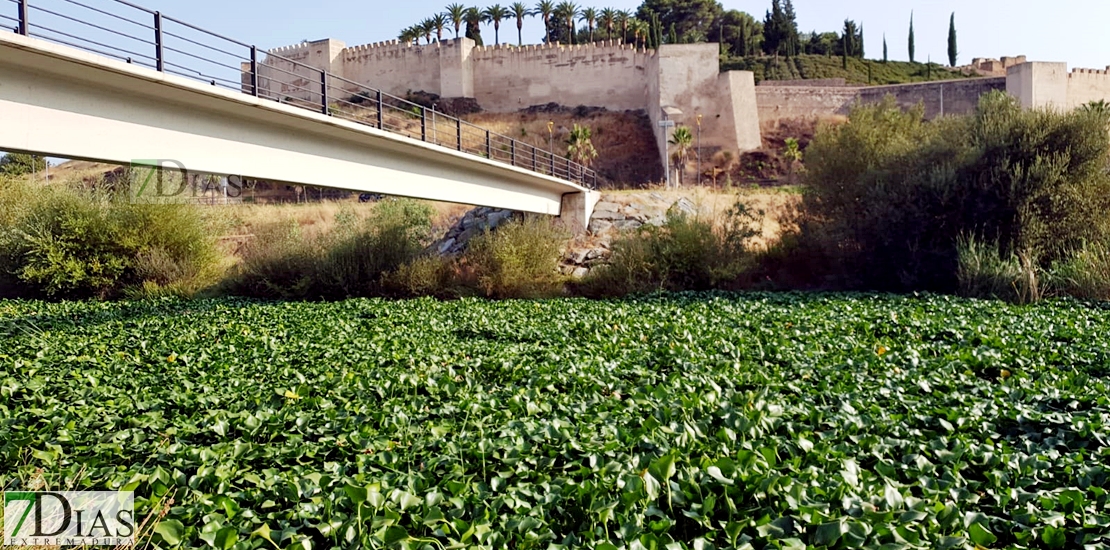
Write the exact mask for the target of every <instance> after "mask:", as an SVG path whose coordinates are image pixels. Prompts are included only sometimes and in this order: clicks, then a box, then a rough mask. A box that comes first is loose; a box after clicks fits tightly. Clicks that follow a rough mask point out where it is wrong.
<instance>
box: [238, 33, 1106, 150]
mask: <svg viewBox="0 0 1110 550" xmlns="http://www.w3.org/2000/svg"><path fill="white" fill-rule="evenodd" d="M269 53H271V54H274V55H270V56H267V57H266V58H265V59H264V60H262V62H261V63H260V82H259V87H260V88H261V91H262V92H264V93H267V94H268V95H269V96H270V97H293V98H299V99H307V100H310V101H311V100H316V101H318V100H319V94H318V92H317V91H316V90H319V88H320V83H319V75H318V74H315V75H313V74H310V73H311V71H308V70H307V69H305V68H304V67H299V66H295V64H293V63H290V62H289V61H285V59H288V60H291V61H296V62H297V63H303V64H305V65H310V66H312V67H316V68H318V69H324V70H326V71H328V72H329V73H330V74H332V75H334V76H336V77H341V78H344V79H347V80H351V81H354V82H357V83H360V84H363V85H366V86H369V87H372V88H376V89H381V90H383V91H385V92H388V93H390V94H393V95H399V96H403V95H405V94H406V93H408V92H417V91H419V92H426V93H432V94H437V95H439V96H441V97H444V98H473V99H474V100H475V101H476V102H477V103H478V105H479V106H481V108H482V109H483V110H486V111H492V112H515V111H518V110H520V109H524V108H527V107H531V106H534V105H544V104H548V103H558V104H561V105H565V106H570V107H576V106H579V105H586V106H591V107H604V108H607V109H611V110H644V111H645V112H647V114H648V116H649V118H650V119H651V121H652V124H653V126H654V130H655V136H656V143H657V145H658V147H659V151H660V155H661V157H660V158H664V157H665V155H666V151H667V141H668V139H669V137H670V134H669V132H670V131H671V130H668V129H666V128H663V127H662V126H660V124H659V123H660V122H661V121H662V120H664V119H671V120H674V121H675V122H676V123H678V124H679V125H684V126H688V127H690V128H691V129H692V130H694V129H695V128H697V127H698V125H699V123H700V130H701V138H702V146H703V147H702V148H703V150H705V151H713V150H716V149H723V150H730V151H748V150H753V149H757V148H759V147H760V146H761V145H762V143H761V137H760V124H761V123H762V124H765V125H766V124H773V123H775V122H776V121H778V120H781V119H813V118H824V117H833V116H843V115H847V114H848V112H849V111H850V109H851V108H852V106H854V105H856V104H860V103H863V104H867V103H874V102H878V101H882V100H883V98H885V97H887V96H892V97H894V99H895V101H896V102H897V103H898V104H899V105H901V106H903V107H911V106H914V105H917V104H924V107H925V114H926V117H928V118H934V117H937V116H944V115H952V114H967V113H970V112H973V111H974V109H975V105H976V104H977V103H978V99H979V97H980V96H981V95H983V94H985V93H987V92H989V91H992V90H1004V91H1006V92H1008V93H1010V94H1012V95H1014V96H1015V97H1017V98H1019V100H1020V101H1021V102H1022V104H1023V105H1024V106H1026V107H1053V108H1058V109H1072V108H1075V107H1077V106H1079V105H1082V104H1085V103H1087V102H1090V101H1096V100H1103V99H1105V100H1110V67H1107V69H1106V70H1089V69H1077V70H1075V71H1072V72H1070V73H1069V72H1068V68H1067V65H1066V64H1064V63H1041V62H1028V61H1027V60H1026V59H1025V58H1024V56H1020V57H1008V58H1002V60H1000V61H995V60H983V59H976V60H975V62H974V63H973V66H971V67H970V68H969V70H974V71H975V73H976V74H980V75H987V76H983V77H981V78H970V79H962V80H948V81H938V82H927V83H918V84H905V85H896V86H867V87H863V86H851V85H845V83H844V82H843V81H842V80H839V79H826V80H819V81H790V82H762V83H761V84H760V85H759V86H756V85H755V82H754V78H753V74H752V73H750V72H747V71H729V72H724V73H722V72H720V70H719V63H718V46H717V45H716V44H673V45H664V46H662V47H661V48H660V49H659V50H645V49H643V48H636V47H634V46H630V45H627V44H622V43H620V42H617V41H603V42H597V43H594V44H587V45H577V46H567V45H560V44H545V45H533V46H524V47H517V46H508V45H501V46H484V47H483V46H476V45H475V44H474V42H473V41H471V40H469V39H466V38H461V39H455V40H445V41H442V42H437V43H433V44H429V45H421V46H416V45H412V44H408V43H401V42H398V41H396V40H394V41H388V42H379V43H375V44H366V45H361V46H352V47H347V46H346V45H345V44H344V43H343V42H340V41H338V40H331V39H326V40H318V41H315V42H305V43H302V44H297V45H293V46H287V47H283V48H277V49H274V50H270V52H269ZM279 56H280V57H279ZM282 58H284V59H282ZM245 68H246V69H248V70H249V67H245ZM290 73H292V74H290ZM1002 75H1005V76H1002ZM244 86H245V87H247V86H249V75H244ZM352 90H353V88H352ZM699 115H700V118H699Z"/></svg>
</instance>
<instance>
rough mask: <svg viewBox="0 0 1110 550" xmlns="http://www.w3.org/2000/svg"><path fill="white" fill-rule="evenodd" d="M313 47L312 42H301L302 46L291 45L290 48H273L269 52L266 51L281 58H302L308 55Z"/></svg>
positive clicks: (267, 51)
mask: <svg viewBox="0 0 1110 550" xmlns="http://www.w3.org/2000/svg"><path fill="white" fill-rule="evenodd" d="M311 47H312V43H311V42H301V43H300V44H293V45H290V46H280V47H277V48H271V49H269V50H266V53H269V54H273V55H280V56H281V57H290V58H292V57H297V56H302V57H303V56H306V55H308V53H309V51H310V48H311Z"/></svg>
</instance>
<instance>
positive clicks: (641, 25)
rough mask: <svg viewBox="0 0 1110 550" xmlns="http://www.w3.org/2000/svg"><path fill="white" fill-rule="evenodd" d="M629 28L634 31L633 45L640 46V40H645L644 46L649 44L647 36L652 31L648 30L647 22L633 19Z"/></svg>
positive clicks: (629, 23)
mask: <svg viewBox="0 0 1110 550" xmlns="http://www.w3.org/2000/svg"><path fill="white" fill-rule="evenodd" d="M628 28H629V29H631V30H632V38H633V40H632V45H633V46H640V45H641V42H640V39H641V38H643V39H644V45H646V42H647V35H648V32H649V31H650V29H649V28H648V24H647V21H644V20H641V19H632V20H631V21H629V22H628Z"/></svg>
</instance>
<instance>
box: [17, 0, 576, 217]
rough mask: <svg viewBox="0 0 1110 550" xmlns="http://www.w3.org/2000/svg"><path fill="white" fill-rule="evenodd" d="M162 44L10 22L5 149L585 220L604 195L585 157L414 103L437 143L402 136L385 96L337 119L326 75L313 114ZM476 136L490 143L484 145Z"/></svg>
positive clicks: (414, 117) (413, 118)
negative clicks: (125, 44) (180, 70)
mask: <svg viewBox="0 0 1110 550" xmlns="http://www.w3.org/2000/svg"><path fill="white" fill-rule="evenodd" d="M24 1H25V0H24ZM129 6H130V5H129ZM132 7H133V6H132ZM149 13H151V14H154V12H149ZM160 18H161V16H160V15H158V14H155V21H156V25H155V27H156V32H157V36H158V42H159V44H161V40H162V38H161V33H162V27H163V25H164V24H165V23H164V22H163V21H161V20H160ZM20 29H23V30H24V31H26V25H25V23H21V25H20V26H17V31H18V30H20ZM162 53H163V52H162V51H161V46H160V45H159V51H158V53H157V55H158V59H157V67H156V68H147V67H144V66H142V65H141V64H138V63H134V62H132V61H133V60H132V59H131V58H130V57H128V58H126V60H119V59H113V58H111V57H109V56H106V55H99V54H94V53H90V52H88V51H85V50H84V49H78V48H73V47H69V46H65V45H60V44H57V43H54V42H51V41H48V40H42V39H39V38H36V37H34V34H33V33H29V32H25V33H20V32H15V33H3V32H0V121H2V123H0V150H7V151H20V152H33V153H39V154H45V155H49V156H57V157H65V158H75V159H85V160H95V161H105V162H113V163H121V164H128V163H132V162H133V161H135V160H137V159H143V160H144V161H149V160H151V159H166V160H169V161H173V163H174V164H176V165H177V166H182V167H184V168H186V169H187V170H189V171H196V172H204V173H214V174H234V175H239V176H243V177H249V178H255V179H261V180H267V181H274V182H284V183H291V184H299V185H315V186H322V187H332V188H339V189H347V190H352V191H361V192H373V193H383V194H388V195H397V196H407V197H414V198H421V199H430V200H438V201H445V202H455V203H463V204H474V205H479V206H490V207H496V208H507V209H512V210H519V211H524V212H534V213H540V214H547V215H553V216H561V217H562V218H563V219H564V221H565V222H566V223H567V225H568V227H569V228H571V229H574V230H581V229H583V228H584V227H585V225H586V224H587V223H588V221H589V218H590V214H591V211H592V208H593V205H594V204H595V203H596V202H597V197H598V193H596V192H594V191H592V190H591V189H590V188H589V186H588V185H584V184H583V183H582V182H583V180H585V179H586V178H585V177H583V176H587V174H586V170H585V169H584V168H583V167H577V165H573V164H572V163H569V162H568V161H566V159H563V158H560V157H556V156H554V155H552V154H551V153H549V152H546V151H539V150H537V149H531V150H530V151H529V150H528V149H527V148H526V147H527V146H525V145H524V144H518V143H516V142H515V141H511V142H498V141H495V140H496V139H497V138H498V137H500V136H496V135H494V134H491V133H489V132H488V131H485V130H482V129H478V128H477V127H470V128H464V127H463V125H464V124H465V123H463V122H461V121H457V120H454V119H449V118H447V117H444V116H443V115H438V118H437V113H435V112H434V111H433V112H432V113H431V117H432V123H433V124H437V123H438V124H440V125H442V126H444V127H446V126H447V125H450V129H451V130H457V133H455V134H452V133H450V132H448V131H447V129H440V130H438V131H437V132H436V135H437V137H436V138H432V139H428V137H427V133H428V129H427V127H426V125H427V117H428V116H429V114H428V112H427V111H425V112H423V113H420V112H415V113H413V112H410V111H405V114H406V115H407V116H408V117H409V119H410V122H411V123H412V124H416V123H417V122H418V123H419V124H418V125H419V127H420V137H421V138H424V139H418V138H414V137H410V135H405V133H404V132H402V133H398V132H397V129H396V128H389V127H388V125H383V124H382V123H381V120H382V116H381V114H380V113H381V112H382V110H383V109H382V105H383V101H382V99H381V95H380V94H379V95H378V97H377V105H378V111H377V112H378V113H379V114H378V116H377V118H378V122H379V123H378V124H377V125H376V126H375V125H374V124H372V123H371V124H367V123H365V122H364V121H362V120H361V119H360V118H357V117H353V116H352V117H347V118H344V117H341V116H335V114H337V113H336V111H337V108H336V107H335V104H334V103H332V102H329V98H328V89H329V85H334V82H332V81H331V79H330V77H329V76H328V75H327V74H326V73H325V74H324V75H323V76H322V82H323V86H322V87H321V88H318V89H319V90H320V93H321V98H320V99H321V101H320V103H318V104H317V106H316V109H315V110H310V109H308V108H305V107H306V106H304V105H296V104H288V103H286V102H282V101H280V99H279V100H275V98H266V97H259V96H258V94H257V93H255V94H250V93H242V91H239V90H234V89H228V88H224V87H220V86H217V85H216V84H217V81H216V80H215V79H213V80H212V81H211V82H210V83H204V82H199V81H198V80H196V79H195V78H186V77H184V76H178V75H176V74H171V71H165V70H162V71H160V70H158V69H162V68H163V67H164V66H163V62H162V60H161V56H162ZM250 55H251V56H252V57H253V56H254V55H256V52H255V49H254V48H250ZM236 69H238V67H236ZM318 82H319V80H318ZM339 99H340V98H338V97H337V98H336V100H339ZM321 105H322V106H323V109H321V108H320V106H321ZM343 112H348V111H343ZM390 130H393V131H390ZM467 131H469V134H467ZM482 132H485V133H484V136H483V134H482ZM439 134H443V135H444V136H439ZM448 135H450V136H452V137H450V139H449V140H447V139H446V138H445V136H448ZM474 135H477V136H478V138H477V142H478V143H479V145H478V146H477V147H478V148H479V149H481V148H482V146H481V142H482V141H484V151H475V150H473V148H471V145H472V144H471V143H470V142H472V141H475V139H472V138H473V136H474ZM440 137H444V139H439V138H440ZM483 137H484V140H483V139H482V138H483ZM464 138H465V141H466V143H465V144H464ZM448 141H449V143H445V142H448ZM557 163H559V164H558V166H557ZM544 172H546V173H544ZM572 179H578V180H579V182H578V183H576V182H573V181H571V180H572Z"/></svg>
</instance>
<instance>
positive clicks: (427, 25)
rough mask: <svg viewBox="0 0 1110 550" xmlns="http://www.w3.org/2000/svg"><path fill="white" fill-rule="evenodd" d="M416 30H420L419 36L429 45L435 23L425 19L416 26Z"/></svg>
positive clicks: (434, 29)
mask: <svg viewBox="0 0 1110 550" xmlns="http://www.w3.org/2000/svg"><path fill="white" fill-rule="evenodd" d="M416 28H417V29H419V30H420V35H421V36H423V37H424V40H425V41H426V42H427V43H428V44H431V43H432V33H433V32H436V23H435V21H432V20H431V19H425V20H423V21H421V22H420V24H419V25H417V26H416Z"/></svg>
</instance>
